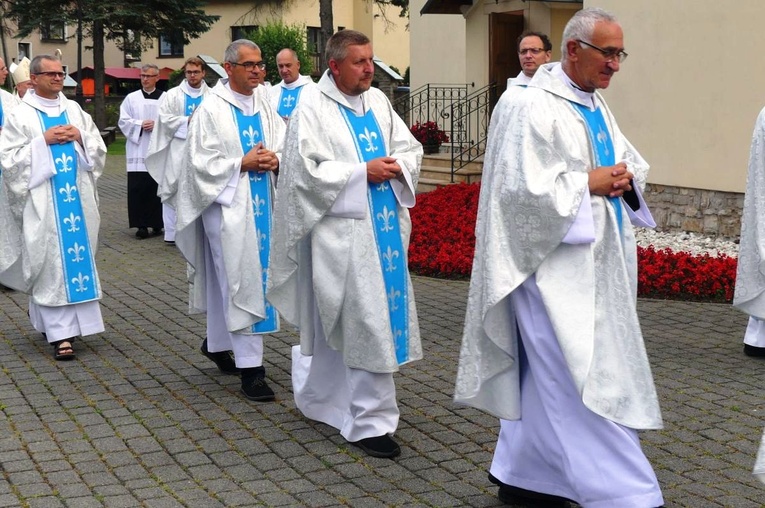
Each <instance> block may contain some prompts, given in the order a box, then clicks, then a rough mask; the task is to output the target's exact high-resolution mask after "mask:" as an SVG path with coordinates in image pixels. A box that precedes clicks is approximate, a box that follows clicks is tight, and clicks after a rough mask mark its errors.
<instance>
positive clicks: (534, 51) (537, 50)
mask: <svg viewBox="0 0 765 508" xmlns="http://www.w3.org/2000/svg"><path fill="white" fill-rule="evenodd" d="M543 52H544V48H526V49H519V50H518V54H519V55H521V56H523V55H525V54H526V53H531V54H532V55H534V56H536V55H539V54H540V53H543Z"/></svg>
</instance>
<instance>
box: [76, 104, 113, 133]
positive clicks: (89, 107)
mask: <svg viewBox="0 0 765 508" xmlns="http://www.w3.org/2000/svg"><path fill="white" fill-rule="evenodd" d="M104 108H105V109H106V125H107V126H114V127H116V126H117V122H118V121H119V119H120V103H118V102H107V103H106V105H105V106H104ZM82 109H83V110H85V112H86V113H87V114H89V115H90V116H91V117H93V118H95V109H96V108H95V102H94V100H93V99H85V103H84V104H83V105H82Z"/></svg>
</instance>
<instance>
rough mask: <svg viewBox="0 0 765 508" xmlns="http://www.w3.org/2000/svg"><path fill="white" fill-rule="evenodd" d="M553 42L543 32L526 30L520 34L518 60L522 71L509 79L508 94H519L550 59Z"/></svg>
mask: <svg viewBox="0 0 765 508" xmlns="http://www.w3.org/2000/svg"><path fill="white" fill-rule="evenodd" d="M551 57H552V43H551V42H550V39H549V38H548V37H547V35H545V34H543V33H542V32H532V31H529V30H527V31H525V32H523V33H522V34H521V35H519V36H518V60H519V61H520V64H521V72H519V73H518V75H517V76H516V77H514V78H510V79H508V80H507V90H506V91H505V93H507V94H513V95H515V94H519V93H521V92H522V91H523V90H524V89H525V88H526V86H528V84H529V82H530V81H531V78H533V77H534V74H535V73H536V72H537V69H539V67H540V66H541V65H543V64H546V63H548V62H549V61H550V58H551Z"/></svg>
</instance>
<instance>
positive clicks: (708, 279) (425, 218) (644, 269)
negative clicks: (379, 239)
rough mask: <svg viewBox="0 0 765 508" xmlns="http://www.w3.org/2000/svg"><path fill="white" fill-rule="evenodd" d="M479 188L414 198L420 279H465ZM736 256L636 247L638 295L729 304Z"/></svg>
mask: <svg viewBox="0 0 765 508" xmlns="http://www.w3.org/2000/svg"><path fill="white" fill-rule="evenodd" d="M479 191H480V184H456V185H449V186H446V187H441V188H439V189H436V190H434V191H432V192H428V193H426V194H419V195H418V196H417V206H415V207H414V208H413V209H412V210H411V216H412V237H411V244H410V245H409V267H410V268H411V269H412V271H413V272H415V273H418V274H420V275H432V276H436V277H447V278H467V277H469V276H470V270H471V268H472V265H473V252H474V250H475V220H476V213H477V211H478V194H479ZM735 280H736V258H733V257H730V256H726V255H722V254H721V255H719V256H716V257H713V256H710V255H708V254H705V255H702V256H693V255H691V254H689V253H687V252H672V251H671V250H669V249H663V250H656V249H654V248H653V247H648V248H642V247H638V295H639V296H644V297H653V298H672V299H682V300H704V301H717V302H730V301H731V300H732V299H733V286H734V284H735Z"/></svg>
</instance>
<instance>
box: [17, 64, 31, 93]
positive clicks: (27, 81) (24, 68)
mask: <svg viewBox="0 0 765 508" xmlns="http://www.w3.org/2000/svg"><path fill="white" fill-rule="evenodd" d="M30 63H31V62H30V61H29V58H27V57H24V58H22V59H21V61H20V62H19V63H18V65H17V66H16V68H15V69H13V83H14V86H13V89H14V93H15V95H16V96H17V97H18V98H19V99H23V98H24V95H26V93H27V92H28V91H29V90H32V77H31V76H30V74H29V64H30Z"/></svg>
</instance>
